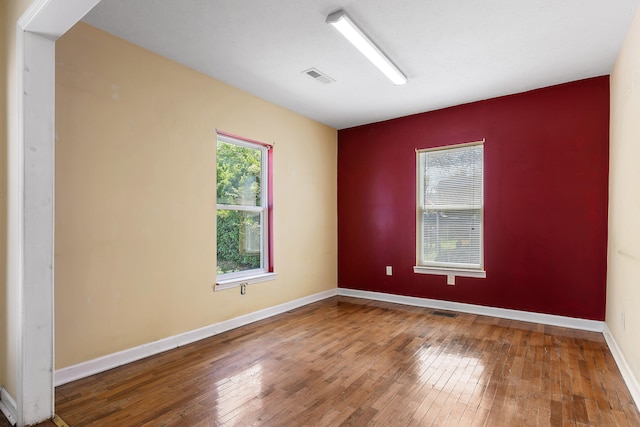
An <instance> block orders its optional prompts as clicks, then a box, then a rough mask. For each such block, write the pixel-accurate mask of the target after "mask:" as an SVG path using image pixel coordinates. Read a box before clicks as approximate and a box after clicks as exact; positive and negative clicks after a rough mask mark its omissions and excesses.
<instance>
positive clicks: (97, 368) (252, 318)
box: [55, 289, 338, 386]
mask: <svg viewBox="0 0 640 427" xmlns="http://www.w3.org/2000/svg"><path fill="white" fill-rule="evenodd" d="M337 293H338V292H337V289H330V290H328V291H324V292H320V293H317V294H314V295H309V296H307V297H304V298H299V299H297V300H293V301H289V302H286V303H283V304H280V305H276V306H274V307H269V308H265V309H263V310H259V311H256V312H253V313H249V314H246V315H243V316H239V317H235V318H233V319H229V320H225V321H223V322H220V323H215V324H212V325H208V326H205V327H203V328H200V329H195V330H192V331H188V332H185V333H182V334H178V335H174V336H171V337H168V338H164V339H161V340H158V341H154V342H150V343H147V344H143V345H140V346H137V347H133V348H130V349H127V350H123V351H119V352H117V353H113V354H108V355H106V356H102V357H99V358H97V359H93V360H89V361H86V362H82V363H79V364H77V365H73V366H69V367H66V368H62V369H58V370H57V371H56V372H55V385H56V386H59V385H62V384H66V383H69V382H71V381H75V380H79V379H80V378H85V377H88V376H90V375H93V374H97V373H99V372H104V371H107V370H109V369H113V368H116V367H118V366H122V365H125V364H127V363H131V362H135V361H136V360H140V359H144V358H145V357H149V356H152V355H154V354H158V353H162V352H163V351H167V350H171V349H173V348H176V347H181V346H184V345H187V344H190V343H192V342H195V341H199V340H201V339H204V338H209V337H212V336H214V335H217V334H220V333H222V332H226V331H229V330H231V329H235V328H238V327H240V326H244V325H248V324H250V323H253V322H257V321H258V320H262V319H266V318H268V317H272V316H275V315H277V314H281V313H285V312H287V311H289V310H293V309H295V308H298V307H302V306H305V305H307V304H311V303H314V302H316V301H321V300H323V299H327V298H330V297H333V296H335V295H337Z"/></svg>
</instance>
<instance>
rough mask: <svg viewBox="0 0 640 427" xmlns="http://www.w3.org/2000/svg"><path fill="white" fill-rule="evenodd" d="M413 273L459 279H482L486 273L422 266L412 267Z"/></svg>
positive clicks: (482, 271)
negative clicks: (457, 277) (456, 277)
mask: <svg viewBox="0 0 640 427" xmlns="http://www.w3.org/2000/svg"><path fill="white" fill-rule="evenodd" d="M413 272H414V273H417V274H439V275H442V276H459V277H477V278H480V279H484V278H486V277H487V272H486V271H484V270H466V269H463V268H441V267H440V268H439V267H425V266H422V265H416V266H414V267H413Z"/></svg>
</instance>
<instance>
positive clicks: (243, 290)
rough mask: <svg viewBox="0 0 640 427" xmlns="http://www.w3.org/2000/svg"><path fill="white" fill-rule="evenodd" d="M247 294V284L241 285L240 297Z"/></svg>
mask: <svg viewBox="0 0 640 427" xmlns="http://www.w3.org/2000/svg"><path fill="white" fill-rule="evenodd" d="M246 293H247V284H246V283H243V284H242V285H240V295H244V294H246Z"/></svg>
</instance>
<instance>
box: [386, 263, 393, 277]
mask: <svg viewBox="0 0 640 427" xmlns="http://www.w3.org/2000/svg"><path fill="white" fill-rule="evenodd" d="M386 270H387V276H391V275H392V274H393V268H392V267H391V266H390V265H387V268H386Z"/></svg>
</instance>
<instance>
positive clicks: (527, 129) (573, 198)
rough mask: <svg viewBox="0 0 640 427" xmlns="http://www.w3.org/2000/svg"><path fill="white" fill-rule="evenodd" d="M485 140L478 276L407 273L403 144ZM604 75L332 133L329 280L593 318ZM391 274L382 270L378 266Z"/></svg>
mask: <svg viewBox="0 0 640 427" xmlns="http://www.w3.org/2000/svg"><path fill="white" fill-rule="evenodd" d="M482 138H485V139H486V142H485V148H484V156H485V219H484V225H485V246H484V249H485V269H486V271H487V277H486V279H476V278H465V277H456V285H455V286H448V285H447V284H446V276H439V275H422V274H415V273H413V266H414V264H415V258H416V255H415V252H416V218H415V215H416V176H415V175H416V167H415V156H416V155H415V149H417V148H418V149H420V148H429V147H436V146H442V145H448V144H458V143H463V142H470V141H477V140H481V139H482ZM608 164H609V77H608V76H603V77H597V78H592V79H587V80H582V81H578V82H572V83H568V84H563V85H559V86H553V87H549V88H545V89H540V90H535V91H531V92H526V93H522V94H517V95H511V96H505V97H501V98H495V99H490V100H486V101H481V102H475V103H472V104H466V105H461V106H457V107H452V108H447V109H443V110H439V111H433V112H428V113H423V114H417V115H413V116H408V117H403V118H399V119H394V120H390V121H386V122H380V123H374V124H370V125H364V126H359V127H355V128H350V129H344V130H341V131H339V133H338V286H339V287H342V288H351V289H359V290H366V291H377V292H385V293H390V294H397V295H407V296H416V297H423V298H433V299H439V300H447V301H456V302H463V303H470V304H479V305H484V306H492V307H501V308H509V309H516V310H525V311H531V312H538V313H547V314H557V315H562V316H570V317H578V318H585V319H593V320H604V315H605V279H606V266H607V264H606V262H607V198H608V172H609V170H608V167H609V166H608ZM386 265H391V266H393V275H392V276H386V275H385V266H386Z"/></svg>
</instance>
